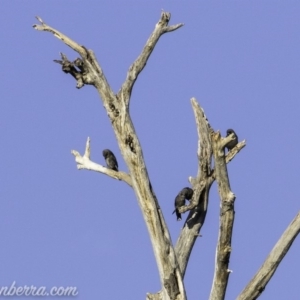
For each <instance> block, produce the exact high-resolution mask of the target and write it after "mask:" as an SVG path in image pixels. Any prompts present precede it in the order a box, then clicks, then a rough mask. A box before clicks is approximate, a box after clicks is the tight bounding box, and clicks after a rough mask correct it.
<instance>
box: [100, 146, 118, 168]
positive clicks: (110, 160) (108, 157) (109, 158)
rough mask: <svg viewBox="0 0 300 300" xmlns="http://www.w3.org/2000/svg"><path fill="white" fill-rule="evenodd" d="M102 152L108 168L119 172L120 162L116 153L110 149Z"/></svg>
mask: <svg viewBox="0 0 300 300" xmlns="http://www.w3.org/2000/svg"><path fill="white" fill-rule="evenodd" d="M102 154H103V156H104V158H105V161H106V165H107V168H108V169H111V170H115V171H117V172H118V171H119V170H118V162H117V159H116V157H115V155H114V154H113V153H112V152H111V151H110V150H109V149H105V150H103V151H102Z"/></svg>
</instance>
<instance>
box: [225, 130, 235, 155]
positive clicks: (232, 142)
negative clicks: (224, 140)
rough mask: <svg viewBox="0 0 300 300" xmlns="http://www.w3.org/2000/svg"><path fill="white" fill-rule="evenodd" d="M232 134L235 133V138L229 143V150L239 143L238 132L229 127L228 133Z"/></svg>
mask: <svg viewBox="0 0 300 300" xmlns="http://www.w3.org/2000/svg"><path fill="white" fill-rule="evenodd" d="M230 134H233V137H234V140H232V141H230V142H229V143H228V144H227V145H226V148H227V149H228V151H230V150H231V149H233V148H234V147H235V146H236V145H237V143H238V136H237V135H236V133H235V132H234V130H233V129H227V135H226V136H229V135H230Z"/></svg>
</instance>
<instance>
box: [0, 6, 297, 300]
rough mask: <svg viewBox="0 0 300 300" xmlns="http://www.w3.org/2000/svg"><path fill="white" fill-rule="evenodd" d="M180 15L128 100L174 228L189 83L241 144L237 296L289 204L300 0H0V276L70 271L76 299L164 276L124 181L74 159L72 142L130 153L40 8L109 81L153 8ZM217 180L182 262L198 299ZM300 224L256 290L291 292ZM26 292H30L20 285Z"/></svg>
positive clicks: (203, 290)
mask: <svg viewBox="0 0 300 300" xmlns="http://www.w3.org/2000/svg"><path fill="white" fill-rule="evenodd" d="M161 9H164V10H166V11H170V12H171V14H172V18H171V21H170V24H176V23H181V22H183V23H185V26H184V27H182V28H181V29H179V30H177V31H175V32H172V33H169V34H166V35H164V36H163V37H162V38H161V39H160V41H159V43H158V44H157V46H156V48H155V50H154V52H153V54H152V55H151V57H150V59H149V61H148V63H147V66H146V68H145V69H144V71H143V72H142V73H141V75H140V76H139V78H138V80H137V82H136V85H135V87H134V90H133V94H132V101H131V114H132V118H133V121H134V124H135V128H136V131H137V133H138V135H139V138H140V141H141V144H142V147H143V152H144V156H145V160H146V163H147V167H148V171H149V174H150V178H151V181H152V186H153V188H154V190H155V192H156V194H157V197H158V199H159V202H160V204H161V207H162V209H163V212H164V216H165V219H166V221H167V224H168V225H169V229H170V232H171V234H172V239H173V242H174V243H175V242H176V240H177V237H178V233H179V231H180V229H181V227H182V225H183V222H177V221H176V218H175V216H174V215H172V211H173V205H174V198H175V196H176V194H177V193H178V191H179V190H180V189H181V188H183V187H185V186H187V185H188V180H187V178H188V177H189V176H194V175H195V174H196V172H197V155H196V153H197V132H196V126H195V120H194V115H193V111H192V108H191V104H190V98H191V97H196V98H197V100H198V101H199V103H200V105H201V106H202V107H203V108H204V110H205V113H206V115H207V117H208V119H209V121H210V123H211V125H212V127H213V128H214V129H215V130H217V129H219V130H221V132H222V134H223V135H224V134H225V132H226V129H227V128H234V129H235V130H236V132H237V134H238V136H239V138H240V139H241V140H242V139H246V140H247V146H246V148H244V149H243V150H242V151H241V152H240V153H239V154H238V156H237V157H236V158H235V159H234V161H232V162H231V163H230V165H229V167H228V170H229V175H230V183H231V188H232V190H233V192H234V193H235V194H236V197H237V198H236V205H235V210H236V215H235V226H234V231H233V244H232V247H233V251H232V255H231V260H230V269H232V270H233V273H232V274H231V275H230V279H229V285H228V289H227V297H226V299H229V300H231V299H235V297H236V296H237V295H238V294H239V293H240V292H241V291H242V289H243V288H244V287H245V285H246V284H247V282H248V281H249V280H250V279H251V278H252V276H253V275H254V274H255V272H256V271H257V270H258V268H259V267H260V266H261V264H262V263H263V261H264V259H265V258H266V257H267V255H268V253H269V252H270V250H271V249H272V247H273V246H274V244H275V243H276V241H277V240H278V239H279V237H280V236H281V234H282V233H283V231H284V230H285V228H286V227H287V226H288V224H289V223H290V222H291V220H292V219H293V218H294V217H295V215H296V214H297V213H298V211H299V191H298V184H299V167H300V158H299V152H298V151H299V146H300V136H299V113H300V105H299V99H300V89H299V86H300V60H299V53H300V19H299V14H300V3H299V2H296V1H286V2H283V1H260V2H258V1H251V2H250V1H227V3H225V2H221V1H199V2H196V1H194V2H192V1H190V2H183V1H172V2H171V1H139V2H138V1H131V2H130V1H100V2H99V1H67V0H65V1H60V2H55V1H26V2H25V1H4V0H2V2H1V11H2V17H1V19H0V38H1V45H0V49H1V50H0V53H1V65H2V72H1V75H0V78H1V87H2V88H1V89H0V99H1V101H0V136H1V139H2V143H1V146H0V151H1V152H0V155H1V157H2V162H1V169H0V178H1V188H0V199H1V209H0V236H1V243H0V245H1V246H0V286H5V285H10V284H11V283H12V282H13V281H16V283H17V285H20V286H22V285H35V286H46V287H48V288H51V287H52V286H76V287H78V290H79V295H78V296H77V299H106V300H115V299H133V300H134V299H144V298H145V294H146V292H155V291H158V290H159V288H160V284H159V276H158V271H157V267H156V262H155V260H154V255H153V252H152V248H151V244H150V240H149V237H148V232H147V229H146V226H145V224H144V221H143V218H142V215H141V212H140V209H139V207H138V204H137V201H136V199H135V196H134V193H133V191H132V190H131V189H130V188H129V187H128V186H127V185H126V184H124V183H122V182H118V181H115V180H113V179H111V178H109V177H106V176H105V175H102V174H98V173H93V172H89V171H78V170H77V169H76V164H75V161H74V158H73V156H72V155H71V150H72V149H74V150H78V151H79V152H81V153H83V151H84V147H85V142H86V139H87V137H88V136H89V137H91V142H92V159H93V161H95V162H98V163H100V164H103V163H104V159H103V157H102V154H101V153H102V150H103V149H105V148H109V149H111V150H112V151H113V152H114V153H115V155H116V157H117V159H118V161H119V167H120V169H121V170H124V171H126V170H127V169H126V166H125V164H124V161H123V160H122V158H121V156H120V152H119V149H118V146H117V143H116V140H115V136H114V133H113V131H112V129H111V126H110V122H109V120H108V117H107V115H106V113H105V110H104V108H103V105H102V102H101V101H100V99H99V97H98V95H97V92H96V90H95V89H94V88H93V87H91V86H85V87H84V88H83V89H81V90H77V89H76V88H75V85H76V83H75V81H74V79H73V78H72V77H71V76H69V75H66V74H64V73H63V72H62V71H61V69H60V67H59V65H57V64H55V63H53V59H59V52H63V53H66V54H67V55H68V57H69V58H70V59H75V58H76V57H77V54H76V53H74V52H73V51H72V50H71V49H70V48H68V47H67V46H65V45H64V44H63V43H62V42H61V41H59V40H58V39H56V38H54V37H53V36H52V35H51V34H49V33H45V32H38V31H35V30H33V28H32V24H34V23H37V21H36V20H35V18H34V16H36V15H39V16H40V17H42V18H43V19H44V21H45V22H46V23H47V24H49V25H50V26H53V27H54V28H56V29H58V30H59V31H61V32H63V33H65V34H66V35H68V36H69V37H71V38H73V39H74V40H76V41H77V42H78V43H80V44H83V45H85V46H86V47H87V48H89V49H93V50H94V51H95V53H96V56H97V58H98V60H99V63H100V64H101V66H102V68H103V70H104V72H105V74H106V77H107V79H108V81H109V83H110V85H111V87H112V88H113V90H114V91H115V92H117V91H118V90H119V88H120V86H121V84H122V82H123V81H124V79H125V76H126V72H127V69H128V67H129V66H130V64H131V63H132V62H133V61H134V60H135V59H136V57H137V56H138V55H139V53H140V52H141V50H142V47H143V46H144V44H145V42H146V40H147V39H148V37H149V35H150V33H151V32H152V30H153V28H154V26H155V24H156V23H157V21H158V20H159V17H160V13H161ZM218 215H219V196H218V193H217V188H216V184H214V185H213V186H212V189H211V195H210V203H209V210H208V215H207V218H206V222H205V224H204V227H203V229H202V231H201V234H202V235H203V236H202V238H199V239H198V240H197V243H196V245H195V247H194V250H193V253H192V255H191V259H190V262H189V266H188V269H187V272H186V279H185V285H186V290H187V295H188V298H189V299H191V300H193V299H207V298H208V295H209V292H210V289H211V282H212V278H213V271H214V259H215V247H216V242H217V235H218V226H219V224H218ZM299 248H300V242H299V238H298V239H296V241H295V242H294V244H293V246H292V248H291V249H290V251H289V252H288V254H287V256H286V257H285V258H284V260H283V262H282V264H281V265H280V266H279V268H278V270H277V272H276V273H275V275H274V277H273V278H272V280H271V282H270V283H269V284H268V286H267V288H266V290H265V291H264V293H263V294H262V296H261V297H260V299H275V300H277V299H278V300H281V299H289V300H294V299H295V300H296V299H299V294H300V285H299V268H300V259H299ZM27 299H28V298H27Z"/></svg>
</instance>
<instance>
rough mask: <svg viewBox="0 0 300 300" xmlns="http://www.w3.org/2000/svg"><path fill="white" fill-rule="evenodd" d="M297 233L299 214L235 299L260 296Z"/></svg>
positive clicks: (299, 229) (247, 299)
mask: <svg viewBox="0 0 300 300" xmlns="http://www.w3.org/2000/svg"><path fill="white" fill-rule="evenodd" d="M299 232H300V212H298V214H297V216H296V217H295V218H294V220H293V221H292V222H291V224H290V225H289V226H288V227H287V229H286V230H285V231H284V233H283V234H282V236H281V237H280V239H279V240H278V242H277V243H276V245H275V246H274V248H273V249H272V251H271V252H270V254H269V256H268V257H267V259H266V260H265V262H264V263H263V265H262V266H261V267H260V269H259V270H258V272H257V273H256V274H255V276H254V277H253V278H252V279H251V281H250V282H249V283H248V285H247V286H246V287H245V289H244V290H243V291H242V292H241V294H240V295H239V296H238V297H237V300H255V299H257V298H258V297H259V296H260V295H261V293H262V292H263V291H264V289H265V287H266V285H267V284H268V282H269V281H270V279H271V278H272V276H273V275H274V273H275V271H276V269H277V267H278V266H279V264H280V262H281V261H282V259H283V258H284V256H285V255H286V254H287V252H288V250H289V249H290V247H291V246H292V244H293V242H294V240H295V238H296V237H297V235H298V234H299Z"/></svg>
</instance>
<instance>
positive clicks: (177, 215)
mask: <svg viewBox="0 0 300 300" xmlns="http://www.w3.org/2000/svg"><path fill="white" fill-rule="evenodd" d="M175 212H176V217H177V221H180V220H181V213H180V212H179V211H178V209H177V208H176V209H175V210H174V211H173V213H172V215H173V214H174V213H175Z"/></svg>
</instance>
